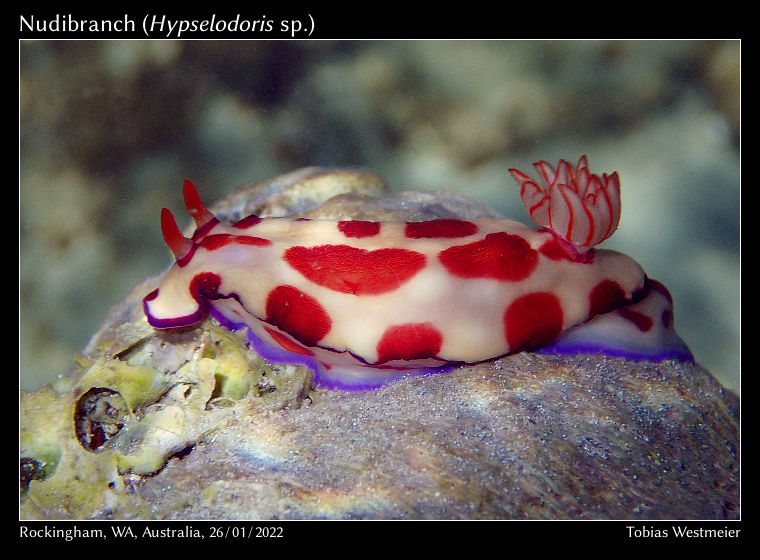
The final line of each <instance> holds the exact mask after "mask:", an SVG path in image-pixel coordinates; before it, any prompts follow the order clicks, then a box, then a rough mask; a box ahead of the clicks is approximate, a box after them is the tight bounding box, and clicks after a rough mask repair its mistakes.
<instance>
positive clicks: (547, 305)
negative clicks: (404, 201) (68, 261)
mask: <svg viewBox="0 0 760 560" xmlns="http://www.w3.org/2000/svg"><path fill="white" fill-rule="evenodd" d="M536 169H537V170H538V172H539V176H540V180H539V181H538V182H536V181H534V180H532V179H531V178H530V177H528V176H527V175H525V174H523V173H521V172H519V171H516V170H511V173H512V175H513V176H514V177H515V179H517V181H518V183H520V185H521V194H522V199H523V202H524V203H525V204H526V207H528V211H529V212H530V213H531V216H532V217H533V219H534V220H535V221H536V223H537V224H538V225H539V226H540V227H541V229H539V230H536V229H535V228H532V227H528V226H525V225H523V224H520V223H517V222H514V221H511V220H506V219H485V220H463V219H438V220H431V221H425V222H370V221H361V220H342V221H331V220H304V219H298V218H297V219H287V218H259V217H257V216H254V215H251V216H248V217H245V218H242V219H241V220H238V221H237V222H235V223H233V224H225V223H222V222H220V221H219V220H218V219H217V218H216V217H215V216H214V214H213V213H211V212H210V211H209V210H208V209H207V208H206V207H205V206H204V205H203V203H202V202H201V200H200V196H199V195H198V192H197V190H196V189H195V187H194V186H193V184H192V183H191V182H190V181H185V185H184V194H185V205H186V206H187V209H188V212H189V213H190V215H191V216H192V217H193V220H194V221H195V224H196V229H195V232H194V233H193V235H192V236H191V237H189V238H188V237H185V236H184V235H183V234H182V232H181V231H180V230H179V228H178V227H177V224H176V222H175V220H174V217H173V216H172V214H171V212H169V211H168V210H163V211H162V214H161V229H162V232H163V235H164V240H165V241H166V244H167V245H168V246H169V248H170V249H171V250H172V252H173V253H174V256H175V259H176V262H175V263H174V265H173V266H172V267H171V268H170V269H169V270H168V271H167V272H166V274H165V275H164V276H163V278H162V280H161V283H160V285H159V287H158V288H156V289H155V290H153V291H152V292H151V293H150V294H148V295H147V296H145V298H144V300H143V307H144V311H145V315H146V318H147V320H148V322H149V323H150V324H151V325H152V326H153V327H155V328H162V329H163V328H175V327H184V326H189V325H193V324H196V323H199V322H200V321H201V320H203V319H204V318H205V317H207V316H208V315H209V314H210V315H211V316H212V317H214V318H216V319H217V320H218V321H219V322H220V323H221V324H222V325H224V326H225V327H227V328H228V329H230V330H240V329H243V328H245V329H247V333H246V335H247V339H248V341H249V343H250V345H251V347H252V348H253V350H254V351H255V352H257V353H258V354H259V355H261V356H262V357H263V358H264V359H266V360H269V361H270V362H276V363H282V364H293V365H301V366H305V367H307V368H309V369H311V370H312V371H313V372H314V378H315V381H316V383H317V384H318V385H320V386H322V387H328V388H341V389H349V390H355V389H369V388H376V387H379V386H381V385H384V384H386V383H388V382H390V381H393V380H395V379H399V378H403V377H407V376H412V375H429V374H432V373H440V372H443V371H447V370H450V369H452V368H454V367H456V366H458V365H462V364H474V363H480V362H485V361H488V360H491V359H494V358H498V357H500V356H504V355H507V354H511V353H514V352H519V351H522V350H541V351H544V352H553V353H559V354H563V353H565V354H566V353H578V352H601V353H605V354H609V355H615V356H626V357H630V358H634V359H647V360H662V359H665V358H671V357H674V358H679V359H691V354H690V352H689V351H688V348H687V347H686V345H685V344H683V341H681V339H680V338H679V337H678V335H677V334H676V333H675V331H674V330H673V322H672V300H671V299H670V295H669V294H668V293H667V290H666V289H665V288H664V286H662V285H661V284H659V283H658V282H655V281H652V280H649V281H648V280H647V277H646V275H645V273H644V270H643V269H642V268H641V266H640V265H639V264H638V263H637V262H636V261H634V260H633V259H632V258H630V257H628V256H626V255H623V254H621V253H618V252H615V251H608V250H604V249H596V248H595V247H594V246H595V245H597V244H598V243H600V242H601V241H603V240H604V239H606V238H607V237H609V236H610V235H611V234H612V232H613V231H614V230H615V228H616V227H617V224H618V220H619V217H620V192H619V191H620V184H619V179H618V176H617V173H613V174H612V175H606V174H605V175H603V176H602V177H599V176H597V175H592V174H591V173H590V172H589V170H588V162H587V160H586V158H585V156H584V157H582V158H581V159H580V160H579V162H578V164H577V166H576V167H575V168H573V167H572V166H571V165H570V164H569V163H567V162H566V161H564V160H560V163H559V164H558V166H557V168H556V170H555V169H554V168H553V167H552V166H550V165H549V164H548V163H546V162H539V163H537V164H536ZM539 183H540V184H541V185H542V186H541V187H539Z"/></svg>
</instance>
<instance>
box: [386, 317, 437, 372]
mask: <svg viewBox="0 0 760 560" xmlns="http://www.w3.org/2000/svg"><path fill="white" fill-rule="evenodd" d="M442 343H443V336H441V333H440V332H438V329H436V328H435V327H434V326H433V325H432V324H431V323H407V324H405V325H396V326H393V327H389V328H388V329H387V330H386V331H385V333H383V336H382V338H381V339H380V342H378V344H377V361H378V363H384V362H388V361H390V360H417V359H424V358H433V357H435V356H436V355H437V354H438V353H439V352H440V351H441V344H442Z"/></svg>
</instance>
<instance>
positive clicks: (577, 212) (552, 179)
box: [509, 155, 620, 254]
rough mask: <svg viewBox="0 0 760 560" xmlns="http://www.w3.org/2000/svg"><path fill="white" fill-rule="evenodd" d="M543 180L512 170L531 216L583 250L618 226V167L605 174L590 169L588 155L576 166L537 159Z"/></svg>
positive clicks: (537, 167) (563, 162) (539, 174)
mask: <svg viewBox="0 0 760 560" xmlns="http://www.w3.org/2000/svg"><path fill="white" fill-rule="evenodd" d="M533 166H534V167H535V169H536V171H537V172H538V177H539V180H538V181H535V180H533V179H532V178H531V177H530V176H528V175H526V174H525V173H523V172H521V171H518V170H517V169H510V170H509V172H510V173H511V174H512V177H513V178H514V179H515V181H517V184H518V185H519V186H520V198H521V199H522V202H523V205H524V206H525V208H526V209H527V210H528V213H529V214H530V217H531V219H532V220H533V221H534V222H535V223H536V224H537V225H539V226H541V227H543V228H546V229H547V230H549V231H551V232H552V233H554V234H555V235H557V236H558V237H559V238H561V239H563V240H565V241H568V242H570V243H571V244H572V245H574V246H575V249H576V250H577V251H578V252H579V253H581V254H582V253H586V252H588V251H589V250H590V249H591V248H592V247H593V246H594V245H598V244H599V243H601V242H602V241H604V240H605V239H607V238H608V237H609V236H611V235H612V234H613V233H614V231H615V230H616V229H617V226H618V223H619V221H620V178H619V176H618V173H617V171H616V172H614V173H612V174H610V175H607V174H606V173H604V174H602V176H601V177H599V176H598V175H594V174H592V173H591V172H590V171H589V167H588V158H587V157H586V156H585V155H584V156H581V158H580V159H579V160H578V164H577V165H576V167H575V168H573V167H572V165H571V164H570V163H568V162H567V161H566V160H564V159H561V160H559V163H558V164H557V168H556V169H555V168H554V167H552V166H551V164H549V163H548V162H546V161H539V162H537V163H534V164H533Z"/></svg>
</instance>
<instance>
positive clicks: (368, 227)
mask: <svg viewBox="0 0 760 560" xmlns="http://www.w3.org/2000/svg"><path fill="white" fill-rule="evenodd" d="M338 230H339V231H340V232H342V233H343V235H345V236H346V237H356V238H363V237H374V236H375V235H377V234H378V233H380V222H366V221H363V220H344V221H342V222H338Z"/></svg>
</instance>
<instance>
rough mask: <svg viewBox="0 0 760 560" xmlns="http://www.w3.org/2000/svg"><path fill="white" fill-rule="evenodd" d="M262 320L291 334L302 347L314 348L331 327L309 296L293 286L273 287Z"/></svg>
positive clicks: (318, 305)
mask: <svg viewBox="0 0 760 560" xmlns="http://www.w3.org/2000/svg"><path fill="white" fill-rule="evenodd" d="M266 313H267V317H266V321H267V323H271V324H272V325H275V326H277V327H279V328H280V329H282V330H283V331H285V332H287V333H290V334H291V335H293V336H294V337H295V338H296V339H297V340H298V341H300V342H301V343H303V344H305V345H306V346H314V345H316V344H317V343H318V342H319V341H320V340H322V339H323V338H324V337H325V335H327V333H328V332H330V328H331V327H332V321H331V320H330V316H329V315H328V314H327V312H326V311H325V310H324V308H323V307H322V306H321V305H320V304H319V302H318V301H317V300H316V299H314V298H313V297H311V296H309V295H307V294H305V293H303V292H302V291H301V290H298V289H297V288H294V287H293V286H277V287H276V288H275V289H274V290H272V291H271V292H269V296H268V297H267V303H266Z"/></svg>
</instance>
